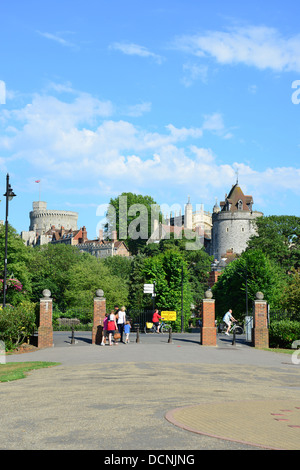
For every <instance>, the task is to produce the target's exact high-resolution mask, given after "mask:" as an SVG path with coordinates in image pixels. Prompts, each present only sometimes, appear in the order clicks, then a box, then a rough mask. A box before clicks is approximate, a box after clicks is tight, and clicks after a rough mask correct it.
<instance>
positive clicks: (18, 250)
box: [0, 225, 31, 305]
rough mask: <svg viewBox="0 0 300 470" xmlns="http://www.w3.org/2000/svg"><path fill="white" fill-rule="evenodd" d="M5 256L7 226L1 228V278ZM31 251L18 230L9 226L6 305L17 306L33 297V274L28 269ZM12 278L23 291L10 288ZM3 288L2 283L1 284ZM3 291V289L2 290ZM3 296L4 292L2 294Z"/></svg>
mask: <svg viewBox="0 0 300 470" xmlns="http://www.w3.org/2000/svg"><path fill="white" fill-rule="evenodd" d="M4 254H5V226H3V225H2V226H1V227H0V272H1V276H0V277H1V278H2V279H3V276H4ZM29 257H30V249H29V248H28V247H26V246H25V245H24V242H23V240H22V239H21V237H20V236H19V235H18V234H17V232H16V230H15V229H14V228H13V227H11V226H10V225H8V236H7V280H8V282H7V285H8V288H7V294H6V303H10V304H12V305H17V304H18V303H19V302H21V301H22V300H26V299H29V298H30V296H31V272H30V269H28V260H29ZM10 278H15V279H18V280H19V281H20V283H21V284H22V290H21V291H17V290H16V289H14V288H13V286H12V287H11V288H10V287H9V284H12V283H10V282H9V279H10ZM1 288H2V283H1ZM2 289H3V288H2ZM1 296H3V290H2V293H1Z"/></svg>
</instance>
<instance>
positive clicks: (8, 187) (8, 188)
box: [3, 173, 16, 307]
mask: <svg viewBox="0 0 300 470" xmlns="http://www.w3.org/2000/svg"><path fill="white" fill-rule="evenodd" d="M3 196H5V197H6V214H5V255H4V278H3V307H5V302H6V276H7V238H8V203H9V202H10V201H11V200H12V199H13V198H14V197H15V196H16V194H15V193H14V192H13V190H12V187H11V185H10V184H9V174H8V173H7V175H6V193H5V194H3Z"/></svg>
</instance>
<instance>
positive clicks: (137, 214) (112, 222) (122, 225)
mask: <svg viewBox="0 0 300 470" xmlns="http://www.w3.org/2000/svg"><path fill="white" fill-rule="evenodd" d="M151 211H152V218H154V215H155V216H157V217H158V218H160V220H161V217H162V216H161V214H160V211H159V206H158V205H157V203H156V202H155V201H154V199H153V198H152V197H151V196H142V195H140V194H133V193H126V192H124V193H122V194H121V195H120V196H118V197H117V198H114V199H111V200H110V202H109V207H108V211H107V215H106V217H107V220H108V223H107V226H106V232H107V235H108V237H109V238H111V237H112V232H113V231H114V230H115V231H116V232H117V237H118V239H119V240H124V241H126V244H127V245H128V248H129V251H130V252H131V253H132V254H137V253H138V252H139V250H140V249H141V248H142V247H143V246H144V245H145V244H146V242H147V240H148V239H149V237H150V235H151V232H152V227H151Z"/></svg>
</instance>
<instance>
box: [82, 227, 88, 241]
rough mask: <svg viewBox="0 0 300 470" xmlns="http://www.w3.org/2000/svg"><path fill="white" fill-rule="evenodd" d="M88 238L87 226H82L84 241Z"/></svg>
mask: <svg viewBox="0 0 300 470" xmlns="http://www.w3.org/2000/svg"><path fill="white" fill-rule="evenodd" d="M86 240H87V231H86V228H85V226H83V227H82V242H83V243H84V242H85V241H86Z"/></svg>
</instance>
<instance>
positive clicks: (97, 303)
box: [92, 296, 106, 344]
mask: <svg viewBox="0 0 300 470" xmlns="http://www.w3.org/2000/svg"><path fill="white" fill-rule="evenodd" d="M105 313H106V299H105V298H104V297H102V296H101V297H99V296H98V297H95V298H94V320H93V329H92V344H100V343H101V338H102V326H103V320H104V317H105Z"/></svg>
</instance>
